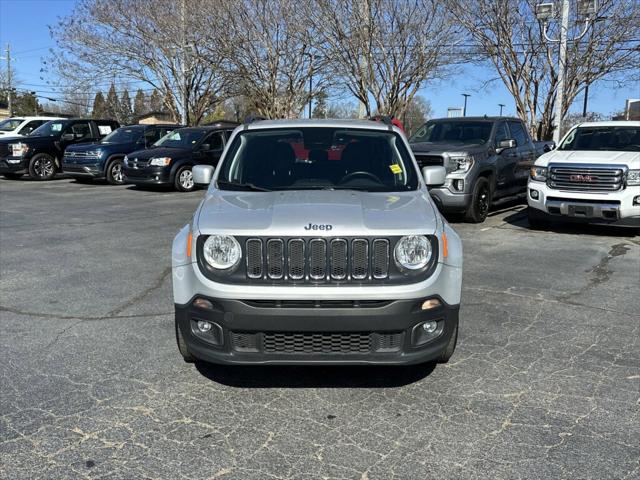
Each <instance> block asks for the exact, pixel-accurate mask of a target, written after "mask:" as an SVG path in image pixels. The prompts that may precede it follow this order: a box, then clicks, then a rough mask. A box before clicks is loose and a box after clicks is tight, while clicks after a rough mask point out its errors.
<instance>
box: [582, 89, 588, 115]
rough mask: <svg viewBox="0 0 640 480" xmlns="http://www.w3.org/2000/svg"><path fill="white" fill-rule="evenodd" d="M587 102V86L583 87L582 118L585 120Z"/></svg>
mask: <svg viewBox="0 0 640 480" xmlns="http://www.w3.org/2000/svg"><path fill="white" fill-rule="evenodd" d="M588 101H589V84H588V83H587V86H586V87H584V102H583V104H582V118H584V119H586V118H587V102H588Z"/></svg>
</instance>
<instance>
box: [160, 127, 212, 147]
mask: <svg viewBox="0 0 640 480" xmlns="http://www.w3.org/2000/svg"><path fill="white" fill-rule="evenodd" d="M206 133H207V132H206V131H205V130H199V129H195V128H181V129H180V130H174V131H173V132H171V133H168V134H166V135H165V136H164V137H162V138H161V139H160V140H158V141H157V142H156V143H155V144H154V147H169V148H193V147H195V146H196V144H197V143H198V142H199V141H200V140H201V139H202V137H204V136H205V134H206Z"/></svg>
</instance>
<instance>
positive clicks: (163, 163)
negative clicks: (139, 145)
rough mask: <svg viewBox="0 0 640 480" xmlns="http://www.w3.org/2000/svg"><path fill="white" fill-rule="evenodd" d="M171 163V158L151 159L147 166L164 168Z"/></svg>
mask: <svg viewBox="0 0 640 480" xmlns="http://www.w3.org/2000/svg"><path fill="white" fill-rule="evenodd" d="M170 163H171V157H152V158H151V159H150V160H149V165H153V166H156V167H166V166H167V165H169V164H170Z"/></svg>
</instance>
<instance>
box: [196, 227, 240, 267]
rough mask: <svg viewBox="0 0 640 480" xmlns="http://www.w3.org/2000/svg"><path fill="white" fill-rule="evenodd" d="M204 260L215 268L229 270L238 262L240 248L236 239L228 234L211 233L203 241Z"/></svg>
mask: <svg viewBox="0 0 640 480" xmlns="http://www.w3.org/2000/svg"><path fill="white" fill-rule="evenodd" d="M203 255H204V259H205V260H206V262H207V263H208V264H209V265H211V266H212V267H213V268H215V269H217V270H229V269H230V268H233V267H235V266H236V265H237V264H238V262H240V257H242V250H241V249H240V244H239V243H238V241H237V240H236V239H235V238H233V237H231V236H229V235H211V236H210V237H209V238H207V240H206V241H205V242H204V246H203Z"/></svg>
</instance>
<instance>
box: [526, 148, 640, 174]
mask: <svg viewBox="0 0 640 480" xmlns="http://www.w3.org/2000/svg"><path fill="white" fill-rule="evenodd" d="M550 163H574V164H575V163H588V164H592V165H610V164H615V165H626V166H627V167H629V168H632V169H638V168H640V152H613V151H592V150H553V151H551V152H548V153H545V154H544V155H542V156H541V157H540V158H538V160H536V165H538V166H541V167H546V166H548V165H549V164H550Z"/></svg>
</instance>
